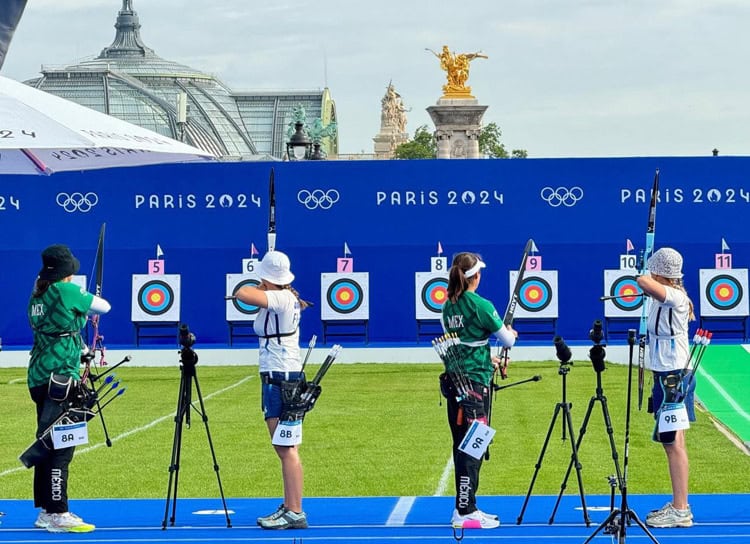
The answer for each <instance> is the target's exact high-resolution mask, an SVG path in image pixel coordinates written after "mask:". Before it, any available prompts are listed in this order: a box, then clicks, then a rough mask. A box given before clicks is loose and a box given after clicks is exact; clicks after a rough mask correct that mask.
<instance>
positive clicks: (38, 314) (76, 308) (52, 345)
mask: <svg viewBox="0 0 750 544" xmlns="http://www.w3.org/2000/svg"><path fill="white" fill-rule="evenodd" d="M93 300H94V295H92V294H91V293H89V292H87V291H86V290H85V289H81V288H80V287H79V286H77V285H75V284H74V283H70V282H63V281H57V282H55V283H53V284H52V285H50V286H49V289H47V290H46V291H45V292H44V294H42V295H41V296H39V297H31V300H29V308H28V316H29V323H30V324H31V328H32V329H33V331H34V346H33V348H32V349H31V361H30V362H29V372H28V378H27V382H28V385H29V387H36V386H38V385H44V384H46V383H47V382H48V381H49V377H50V374H51V373H52V372H54V373H56V374H63V375H65V376H70V377H72V378H75V379H79V377H80V366H81V347H82V346H83V342H82V341H81V336H80V334H79V333H80V331H81V329H82V328H83V327H84V325H86V313H87V312H88V311H89V308H91V303H92V302H93ZM66 333H70V334H67V335H66V336H60V335H61V334H66Z"/></svg>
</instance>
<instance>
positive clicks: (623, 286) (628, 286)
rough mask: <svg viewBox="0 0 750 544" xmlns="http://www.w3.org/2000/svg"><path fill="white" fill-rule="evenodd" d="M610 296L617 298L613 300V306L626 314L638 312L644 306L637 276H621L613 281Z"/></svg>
mask: <svg viewBox="0 0 750 544" xmlns="http://www.w3.org/2000/svg"><path fill="white" fill-rule="evenodd" d="M609 294H610V296H613V297H616V298H613V299H612V304H614V305H615V306H616V307H617V308H619V309H620V310H624V311H626V312H629V311H632V310H637V309H638V308H640V307H641V304H643V296H642V295H641V289H640V287H638V282H637V280H636V278H635V276H632V275H628V276H620V277H619V278H617V279H616V280H615V281H613V282H612V286H611V287H610V288H609Z"/></svg>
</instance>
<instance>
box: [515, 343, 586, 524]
mask: <svg viewBox="0 0 750 544" xmlns="http://www.w3.org/2000/svg"><path fill="white" fill-rule="evenodd" d="M555 347H556V348H557V356H558V358H559V359H560V368H559V369H558V371H557V373H558V374H559V375H560V376H562V401H561V402H558V403H557V404H556V405H555V412H554V414H553V415H552V421H550V424H549V429H548V430H547V436H546V438H545V439H544V445H543V446H542V451H541V452H540V453H539V459H538V460H537V462H536V465H535V470H534V475H533V476H532V478H531V483H530V484H529V491H528V492H527V493H526V499H525V500H524V501H523V507H522V508H521V513H520V514H518V519H517V520H516V525H520V524H521V522H522V521H523V514H524V512H525V511H526V506H527V505H528V503H529V497H530V496H531V491H532V489H533V488H534V483H535V482H536V478H537V475H538V474H539V469H541V468H542V460H543V459H544V453H545V452H546V451H547V446H548V445H549V439H550V436H552V431H553V430H554V428H555V422H556V421H557V416H558V415H560V413H562V416H563V423H562V439H563V441H565V439H566V438H565V432H566V429H567V432H568V434H569V436H570V448H571V457H570V463H571V465H574V466H575V468H576V475H577V476H578V492H579V494H580V496H581V506H582V507H583V521H584V522H585V523H586V526H587V527H588V526H589V525H590V524H591V520H590V519H589V514H588V511H587V510H586V497H585V494H584V492H583V479H582V478H581V463H580V462H579V460H578V446H577V444H576V439H575V434H574V431H573V419H572V417H571V415H570V410H571V408H572V407H573V405H572V403H570V402H568V400H567V377H568V372H570V366H569V364H570V358H571V353H570V349H568V346H566V345H565V343H564V342H563V341H562V338H560V337H557V338H555ZM549 522H550V523H552V519H550V521H549Z"/></svg>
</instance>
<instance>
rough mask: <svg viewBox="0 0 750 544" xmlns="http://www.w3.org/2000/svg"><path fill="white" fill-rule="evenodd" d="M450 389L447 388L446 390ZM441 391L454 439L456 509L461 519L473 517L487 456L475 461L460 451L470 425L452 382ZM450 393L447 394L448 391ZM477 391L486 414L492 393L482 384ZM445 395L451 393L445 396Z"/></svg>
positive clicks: (443, 385)
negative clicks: (464, 516)
mask: <svg viewBox="0 0 750 544" xmlns="http://www.w3.org/2000/svg"><path fill="white" fill-rule="evenodd" d="M446 385H447V387H445V386H446ZM441 388H442V390H443V394H444V396H445V397H446V405H447V407H448V425H449V427H450V429H451V436H452V438H453V468H454V470H453V472H454V476H455V486H456V509H457V510H458V513H459V514H461V515H466V514H470V513H471V512H474V511H475V510H476V509H477V500H476V494H477V490H478V489H479V471H480V470H481V468H482V461H483V460H484V456H482V457H480V458H479V459H474V458H473V457H472V456H471V455H467V454H465V453H464V452H462V451H460V450H459V449H458V447H459V446H460V445H461V442H462V441H463V439H464V436H465V435H466V431H467V430H468V428H469V421H468V420H467V418H466V417H465V415H464V413H463V410H462V409H461V407H460V405H459V403H458V401H457V400H456V394H455V389H452V384H450V383H449V382H448V383H447V384H446V383H442V384H441ZM446 389H447V391H446ZM474 389H475V391H477V392H479V393H481V395H482V400H483V402H484V410H485V413H487V411H488V410H489V404H490V393H489V387H485V386H482V385H480V384H476V383H475V384H474ZM446 393H448V394H447V395H446Z"/></svg>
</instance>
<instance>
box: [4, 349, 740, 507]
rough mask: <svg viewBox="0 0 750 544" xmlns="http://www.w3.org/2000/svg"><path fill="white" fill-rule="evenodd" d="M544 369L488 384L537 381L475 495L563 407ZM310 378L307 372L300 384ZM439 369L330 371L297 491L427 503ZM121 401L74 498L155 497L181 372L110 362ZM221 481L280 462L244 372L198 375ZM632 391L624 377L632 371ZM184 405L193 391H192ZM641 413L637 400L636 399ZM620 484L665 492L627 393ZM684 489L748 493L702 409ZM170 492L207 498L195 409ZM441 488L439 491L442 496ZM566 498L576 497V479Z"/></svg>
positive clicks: (16, 478) (550, 475) (13, 414)
mask: <svg viewBox="0 0 750 544" xmlns="http://www.w3.org/2000/svg"><path fill="white" fill-rule="evenodd" d="M559 368H560V367H559V365H558V363H557V362H552V361H550V362H546V363H519V362H516V363H513V364H512V366H511V369H510V378H509V379H508V380H506V381H505V382H501V385H506V384H507V383H511V382H513V381H519V380H523V379H526V378H529V377H531V376H533V375H536V374H540V375H541V376H542V378H543V379H542V380H541V381H539V382H532V383H525V384H521V385H519V386H517V387H511V388H508V389H505V390H503V391H500V392H498V393H497V396H496V398H495V404H494V412H493V418H492V426H493V427H494V428H495V429H497V435H496V437H495V442H494V444H493V445H492V447H491V450H490V456H491V458H490V460H489V461H488V462H486V464H485V466H484V468H483V470H482V482H481V488H480V494H483V495H525V494H526V492H527V490H528V486H529V483H530V481H531V477H532V475H533V472H534V467H535V464H536V462H537V459H538V457H539V454H540V451H541V448H542V445H543V443H544V438H545V435H546V433H547V430H548V428H549V425H550V422H551V421H552V417H553V413H554V410H555V406H556V404H557V403H558V402H560V401H561V398H562V377H561V376H560V374H559V372H558V370H559ZM315 370H316V368H315V367H312V365H311V368H310V375H313V372H314V371H315ZM627 370H628V369H627V367H624V366H620V365H610V366H608V368H607V370H606V371H605V372H604V373H603V374H602V383H603V387H604V394H605V395H606V397H607V399H608V405H609V411H610V415H611V418H612V426H613V429H614V439H615V443H616V446H617V451H618V453H619V455H620V460H622V456H623V444H624V430H625V406H626V404H625V397H626V391H627V382H628V374H627ZM440 371H441V366H440V365H438V364H434V365H424V364H352V365H334V366H333V367H332V368H331V370H330V371H329V373H328V375H327V376H326V377H325V380H324V381H323V384H322V385H323V394H322V395H321V397H320V400H319V402H318V404H317V406H316V408H315V409H314V410H313V411H312V412H310V414H309V415H308V416H307V419H306V420H305V424H304V439H303V443H302V446H301V454H302V459H303V464H304V469H305V494H306V495H307V496H334V497H335V496H371V495H373V496H377V495H380V496H403V495H434V494H435V493H436V492H438V490H439V483H440V480H441V475H443V472H444V470H445V467H446V464H447V463H448V459H449V455H450V439H449V432H448V425H447V422H446V420H445V404H444V403H442V402H441V397H440V394H439V392H438V386H437V376H438V374H439V373H440ZM116 373H117V375H118V377H119V378H120V379H121V380H122V382H123V383H124V384H126V385H127V392H126V393H125V394H124V395H123V396H122V397H121V398H120V399H118V400H116V401H115V402H114V403H113V404H112V405H111V406H109V407H108V408H107V409H106V410H105V414H104V415H105V419H106V423H107V426H108V428H109V431H110V435H111V437H112V438H113V440H114V444H113V447H112V448H107V447H104V446H103V443H102V442H103V435H102V432H101V424H100V422H99V421H98V419H95V420H93V421H92V422H90V424H89V425H90V437H91V442H90V444H89V445H88V446H83V447H79V449H78V451H77V453H76V458H75V459H74V461H73V465H72V467H71V473H72V479H71V483H70V494H71V496H72V497H75V498H95V497H107V498H117V497H144V498H158V497H164V496H166V492H167V482H168V478H169V471H168V468H169V463H170V459H171V453H172V443H173V436H174V433H175V422H174V411H175V408H176V405H177V395H178V390H179V383H180V370H179V368H178V367H177V366H175V367H170V368H166V367H165V368H144V367H141V368H138V367H132V368H127V367H120V368H118V369H117V371H116ZM197 374H198V381H199V385H200V387H201V392H202V394H203V398H204V401H205V407H206V413H207V415H208V418H209V427H210V431H211V437H212V439H213V443H214V447H215V451H216V456H217V460H218V462H219V466H220V475H221V480H222V484H223V486H224V491H225V494H226V495H227V496H228V497H276V496H280V495H281V478H280V471H279V463H278V460H277V458H276V456H275V453H274V452H273V449H272V448H271V446H270V443H269V438H268V434H267V431H266V427H265V424H264V422H263V418H262V414H261V411H260V387H259V382H258V378H257V367H201V366H200V365H198V367H197ZM633 378H634V380H633V381H634V383H633V392H634V393H635V371H634V372H633ZM567 383H568V387H567V392H568V400H569V401H570V402H572V403H573V409H572V419H573V427H574V429H575V432H576V434H578V432H579V430H580V427H581V424H582V421H583V417H584V414H585V413H586V410H587V407H588V404H589V400H590V399H591V397H592V396H593V395H594V394H595V387H596V374H595V373H594V371H593V370H592V368H591V364H590V363H588V362H576V363H575V365H574V366H573V367H572V368H571V371H570V373H569V374H568V375H567ZM193 400H194V403H195V404H196V405H197V395H195V394H194V395H193ZM644 404H645V403H644ZM0 413H2V414H3V415H4V417H3V423H2V425H0V497H2V498H18V499H24V498H30V497H31V481H32V471H31V470H27V469H25V468H23V467H22V465H21V464H20V462H19V461H18V456H19V454H20V453H21V452H22V451H23V450H24V449H25V448H26V447H27V446H28V445H29V444H30V443H31V441H32V439H33V431H34V426H35V424H34V406H33V403H32V402H31V400H30V399H29V396H28V390H27V387H26V383H25V369H22V368H17V369H0ZM562 422H563V418H562V412H560V416H559V417H558V418H557V423H556V426H555V429H554V431H553V434H552V437H551V439H550V442H549V445H548V448H547V451H546V454H545V456H544V459H543V463H542V467H541V469H540V471H539V476H538V479H537V481H536V483H535V486H534V494H535V495H542V494H557V493H558V492H559V490H560V485H561V483H562V480H563V477H564V476H565V472H566V469H567V467H568V463H569V461H570V456H571V446H570V443H569V441H565V442H563V441H562V440H561V436H562V435H561V430H562ZM631 423H632V425H631V433H630V458H629V478H628V489H629V491H630V492H631V493H669V492H670V487H669V480H668V477H667V468H666V460H665V456H664V453H663V451H662V448H661V446H660V445H658V444H655V443H653V442H651V440H650V436H651V430H652V428H653V419H652V417H651V415H650V414H647V413H646V412H645V407H644V410H643V411H640V412H639V411H638V410H637V407H636V402H635V394H634V398H633V410H632V414H631ZM688 447H689V451H690V457H691V477H692V480H691V483H690V488H691V492H692V493H719V492H721V493H733V492H747V484H748V480H747V474H750V458H749V457H748V456H746V455H744V454H743V453H742V452H740V451H739V450H738V449H737V448H736V447H735V446H733V445H732V444H731V443H730V442H729V440H727V438H726V437H724V436H723V435H722V434H721V433H720V432H719V431H718V430H716V429H715V428H714V426H713V425H712V423H711V422H710V420H709V418H708V417H707V415H706V414H705V413H701V412H699V413H698V421H697V422H696V423H694V424H693V426H692V428H691V429H690V430H689V431H688ZM181 453H182V463H181V467H180V472H179V476H180V481H179V494H180V496H181V497H212V496H218V485H217V482H216V473H215V472H214V469H213V463H212V460H211V455H210V450H209V447H208V439H207V436H206V431H205V428H204V426H203V423H202V421H201V419H200V417H199V415H198V413H197V412H195V411H193V412H192V425H191V427H190V428H185V429H184V430H183V445H182V449H181ZM580 460H581V463H582V466H583V468H582V474H583V478H584V488H585V491H586V493H587V494H609V492H610V488H609V485H608V482H607V476H609V475H610V474H614V462H613V460H612V455H611V449H610V446H609V436H608V434H607V431H606V428H605V425H604V417H603V414H602V407H601V403H599V402H596V403H595V405H594V409H593V412H592V414H591V419H590V422H589V425H588V429H587V432H586V434H585V436H584V439H583V444H582V447H581V451H580ZM451 482H452V479H450V480H449V484H448V486H447V490H446V491H444V492H443V494H448V495H450V494H452V483H451ZM567 493H577V481H576V478H575V473H573V474H572V475H571V478H570V480H569V481H568V486H567Z"/></svg>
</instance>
